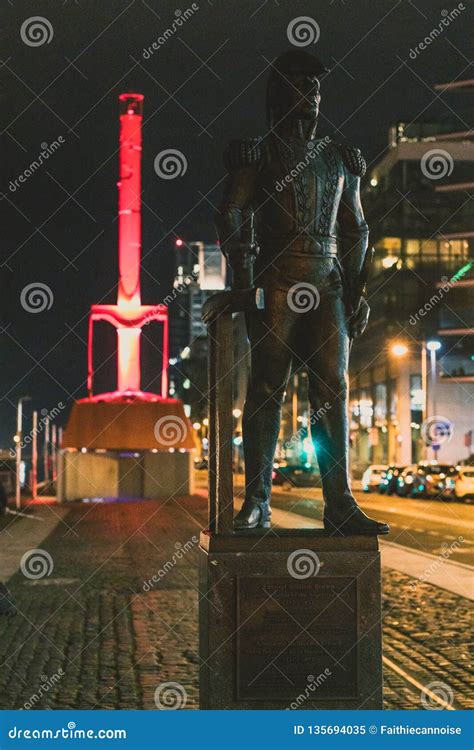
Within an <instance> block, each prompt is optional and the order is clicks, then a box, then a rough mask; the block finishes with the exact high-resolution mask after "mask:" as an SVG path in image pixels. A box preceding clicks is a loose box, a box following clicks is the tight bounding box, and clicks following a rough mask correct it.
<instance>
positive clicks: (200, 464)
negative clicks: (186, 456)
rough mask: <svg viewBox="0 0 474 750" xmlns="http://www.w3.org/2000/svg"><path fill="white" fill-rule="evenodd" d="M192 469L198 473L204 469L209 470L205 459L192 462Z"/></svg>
mask: <svg viewBox="0 0 474 750" xmlns="http://www.w3.org/2000/svg"><path fill="white" fill-rule="evenodd" d="M194 468H195V469H197V470H198V471H203V470H204V469H205V470H206V471H207V470H208V468H209V464H208V461H207V458H196V459H195V460H194Z"/></svg>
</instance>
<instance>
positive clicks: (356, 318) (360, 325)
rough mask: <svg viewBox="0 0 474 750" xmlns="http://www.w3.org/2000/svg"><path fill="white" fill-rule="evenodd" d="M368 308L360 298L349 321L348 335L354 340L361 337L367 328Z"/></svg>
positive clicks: (363, 299) (362, 298)
mask: <svg viewBox="0 0 474 750" xmlns="http://www.w3.org/2000/svg"><path fill="white" fill-rule="evenodd" d="M369 315H370V307H369V305H368V303H367V300H366V299H365V297H361V298H360V302H359V307H358V308H357V310H356V311H355V313H353V314H352V316H351V318H350V320H349V335H350V337H351V338H353V339H355V338H357V336H361V335H362V334H363V333H364V331H365V329H366V328H367V323H368V321H369Z"/></svg>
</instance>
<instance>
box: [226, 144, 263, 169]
mask: <svg viewBox="0 0 474 750" xmlns="http://www.w3.org/2000/svg"><path fill="white" fill-rule="evenodd" d="M261 159H262V147H261V142H260V138H250V139H248V140H245V141H230V143H229V145H228V146H227V148H226V149H225V151H224V166H225V168H226V169H227V171H228V172H234V171H235V170H236V169H240V168H241V167H257V166H258V165H259V164H260V161H261Z"/></svg>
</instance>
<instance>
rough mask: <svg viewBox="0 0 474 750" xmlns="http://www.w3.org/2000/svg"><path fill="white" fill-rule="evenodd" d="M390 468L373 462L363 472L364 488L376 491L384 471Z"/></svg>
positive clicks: (365, 490) (366, 490)
mask: <svg viewBox="0 0 474 750" xmlns="http://www.w3.org/2000/svg"><path fill="white" fill-rule="evenodd" d="M387 469H388V466H385V465H384V464H371V465H370V466H368V467H367V469H366V470H365V471H364V473H363V474H362V489H363V490H364V492H374V491H375V490H377V489H378V488H379V485H380V481H381V479H382V473H383V472H384V471H386V470H387Z"/></svg>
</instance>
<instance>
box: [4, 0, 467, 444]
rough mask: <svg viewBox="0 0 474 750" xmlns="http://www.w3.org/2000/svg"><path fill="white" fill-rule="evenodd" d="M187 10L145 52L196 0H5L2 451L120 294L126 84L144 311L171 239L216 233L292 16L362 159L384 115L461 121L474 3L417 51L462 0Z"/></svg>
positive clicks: (70, 385) (75, 386) (220, 0)
mask: <svg viewBox="0 0 474 750" xmlns="http://www.w3.org/2000/svg"><path fill="white" fill-rule="evenodd" d="M465 5H466V6H469V5H470V3H469V2H468V0H465ZM196 6H199V8H198V9H197V10H195V11H194V12H193V13H192V14H191V16H190V17H189V18H188V19H187V20H186V21H184V22H183V23H182V25H181V27H180V28H178V30H177V31H176V33H174V34H173V35H172V36H171V37H170V38H169V39H168V40H167V41H166V42H165V43H164V45H163V46H162V47H161V48H160V49H158V50H155V51H153V54H151V55H148V58H149V59H145V58H146V57H147V55H145V57H144V54H143V52H144V48H148V47H150V46H151V45H152V43H153V42H154V41H155V40H156V39H158V37H160V36H161V35H162V34H163V33H164V32H165V31H166V29H168V28H170V27H171V25H172V23H173V20H175V19H176V18H177V17H178V16H179V11H181V14H182V13H184V11H186V9H187V8H189V7H191V3H189V2H188V1H187V0H186V2H184V3H182V4H181V5H178V6H177V0H173V2H170V0H163V1H161V2H158V0H146V2H145V0H64V2H63V1H62V0H42V1H41V2H39V0H38V1H37V0H11V1H10V0H2V3H1V8H2V9H1V16H2V18H1V23H0V29H1V31H0V34H1V40H2V55H1V56H2V58H3V63H2V66H1V69H0V75H1V91H2V108H1V113H2V114H1V120H2V124H1V128H0V130H1V132H2V136H1V152H2V159H1V164H2V167H1V169H2V194H3V203H2V209H3V210H2V223H1V227H2V228H1V274H0V280H1V308H2V326H3V335H2V347H1V372H0V383H1V395H2V401H1V407H0V409H1V410H0V446H2V447H9V446H10V444H11V436H12V434H13V432H14V417H15V408H16V400H17V398H18V397H19V396H21V395H24V394H29V395H31V396H32V397H33V399H34V401H33V403H34V405H35V407H36V408H38V409H41V408H48V409H50V408H53V407H54V406H55V405H56V404H57V403H58V402H60V401H62V402H63V403H65V404H68V403H70V402H71V400H72V399H74V398H78V397H82V396H85V395H86V388H85V385H86V384H85V378H86V337H87V316H88V311H89V307H90V305H91V304H92V303H98V302H100V301H102V302H112V303H113V302H114V301H115V295H116V291H115V283H116V279H117V276H116V274H117V236H116V232H117V223H116V211H117V189H116V181H117V174H118V152H117V149H118V103H117V97H118V94H119V93H121V92H122V91H130V90H136V91H139V92H142V93H143V94H144V95H145V112H144V114H145V117H144V127H143V141H144V143H143V146H144V148H143V163H142V179H143V183H142V187H143V250H142V254H143V273H142V297H143V300H144V302H146V303H158V302H160V301H161V300H162V299H163V298H164V297H165V296H166V294H167V293H168V292H169V289H170V282H171V272H172V253H173V242H174V238H175V237H176V236H177V235H180V236H183V237H185V238H187V239H189V240H193V239H210V240H212V239H214V237H215V234H214V229H213V224H212V215H213V207H212V204H215V203H216V201H217V200H218V198H219V194H220V191H221V188H222V180H223V177H224V169H223V166H222V151H223V148H224V146H225V144H226V142H227V141H228V140H229V139H232V138H246V137H255V136H259V135H263V134H264V133H265V109H264V91H265V82H266V78H267V75H268V72H269V68H270V64H271V62H272V60H273V59H274V58H275V57H276V56H277V55H278V54H279V53H280V52H281V51H283V50H285V49H288V48H289V47H290V43H289V41H288V38H287V27H288V25H289V23H290V22H291V21H292V20H293V19H295V18H297V17H300V16H308V17H309V18H310V19H313V24H314V22H315V23H316V24H317V28H318V31H319V39H318V41H317V43H316V44H311V45H309V46H308V47H306V48H305V49H307V50H309V51H314V52H315V53H316V54H319V56H320V57H321V58H322V59H323V61H324V62H325V63H326V64H327V65H328V67H330V68H332V71H331V73H330V74H329V75H328V76H326V78H325V80H324V81H323V83H322V96H323V99H322V103H321V110H322V116H321V120H320V134H321V135H325V134H326V133H327V134H333V133H335V132H336V133H337V138H339V139H340V140H341V141H347V142H349V143H352V144H354V145H357V146H359V147H360V148H361V149H362V150H363V153H364V155H365V156H366V158H367V159H368V161H369V162H370V161H372V160H374V159H376V158H377V157H378V156H379V155H380V154H381V153H382V151H383V149H384V148H385V145H386V140H387V135H386V134H387V129H388V126H389V125H390V123H392V122H393V121H395V120H406V121H409V120H412V119H414V118H416V117H417V116H418V115H422V116H423V117H432V118H433V119H434V118H436V117H440V116H441V117H446V116H452V117H453V122H454V124H455V126H456V127H457V128H458V129H460V130H462V129H464V126H463V124H462V122H461V121H459V120H457V119H456V115H455V114H454V113H452V112H451V111H450V107H453V106H455V107H457V106H459V102H460V99H458V100H453V97H452V96H449V95H448V96H444V95H443V96H439V95H438V94H436V93H435V92H434V91H433V89H432V86H433V84H435V83H437V82H444V81H448V80H453V79H457V78H467V77H471V78H472V68H471V70H469V67H468V66H469V57H470V54H469V53H470V49H469V42H470V40H471V37H472V15H471V10H472V8H471V9H469V10H464V11H463V12H462V13H461V16H460V17H459V18H458V19H456V20H453V21H452V23H451V24H450V25H449V28H446V29H444V31H443V32H442V34H441V35H440V36H439V38H438V39H436V41H435V42H433V43H432V44H431V45H430V46H429V47H428V48H427V49H426V50H425V51H422V52H421V53H420V54H419V55H418V56H417V57H416V59H414V60H413V59H411V58H410V49H413V48H414V47H415V46H416V45H418V44H419V42H420V41H422V40H423V39H424V37H426V36H427V35H428V34H430V32H431V31H432V29H433V28H434V27H438V24H439V22H440V20H441V18H443V16H442V15H441V12H442V11H443V10H447V11H451V10H452V9H453V8H454V7H456V6H457V3H456V2H448V3H447V2H446V0H416V2H410V1H409V0H399V2H395V1H392V0H390V1H389V0H377V2H376V1H375V0H345V2H344V1H343V0H333V1H332V2H331V1H330V0H326V1H325V2H323V1H322V0H316V1H314V0H313V1H311V2H310V1H309V0H291V1H290V0H278V1H277V0H266V2H263V1H262V0H239V1H238V2H237V1H231V0H199V2H198V3H196V4H195V6H194V7H196ZM34 16H40V17H41V18H42V19H46V21H47V22H48V23H47V24H45V23H44V20H43V22H42V23H43V27H44V29H45V34H46V36H47V37H48V39H47V41H45V42H44V43H42V44H36V43H35V45H34V46H33V44H31V40H30V43H29V44H28V43H25V41H24V40H23V38H22V37H25V33H26V31H25V29H26V28H27V27H26V26H25V22H26V21H27V19H30V18H31V17H34ZM313 28H314V26H313ZM22 29H23V31H22ZM33 41H34V40H33ZM58 139H61V140H63V141H64V143H61V144H60V146H59V148H58V149H57V150H56V151H55V153H53V154H52V155H51V156H50V158H49V159H48V160H47V161H46V163H45V164H44V165H42V166H41V167H40V168H39V169H38V170H37V171H36V172H35V173H34V174H33V175H32V176H30V177H29V178H28V179H26V180H25V181H24V182H23V184H20V185H19V186H18V187H17V188H16V189H15V190H13V189H12V188H11V183H12V182H14V181H15V180H17V178H18V177H19V175H20V174H22V173H23V172H24V170H25V169H26V168H27V167H28V165H29V164H30V162H32V161H33V160H34V159H37V158H38V156H39V154H40V152H41V150H42V148H43V146H42V144H51V143H53V142H54V141H58ZM169 148H171V149H177V150H179V151H181V152H182V153H183V154H184V156H185V158H186V160H187V170H186V173H185V174H184V175H183V176H181V177H177V178H176V179H173V180H163V179H161V178H160V177H159V176H158V175H157V174H156V172H155V170H154V160H155V157H156V155H157V154H158V153H159V152H160V151H162V150H164V149H169ZM38 282H40V283H41V284H46V285H47V286H48V287H49V288H50V290H51V292H52V300H50V301H51V305H50V308H49V309H48V310H44V311H43V312H41V313H31V312H27V311H26V310H24V309H23V307H22V305H21V292H22V290H23V289H24V288H25V287H26V286H27V285H29V284H33V283H38ZM113 367H114V365H113V363H112V362H111V363H110V366H109V371H110V373H112V376H113ZM112 385H113V383H112ZM144 385H147V384H146V383H145V384H144Z"/></svg>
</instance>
